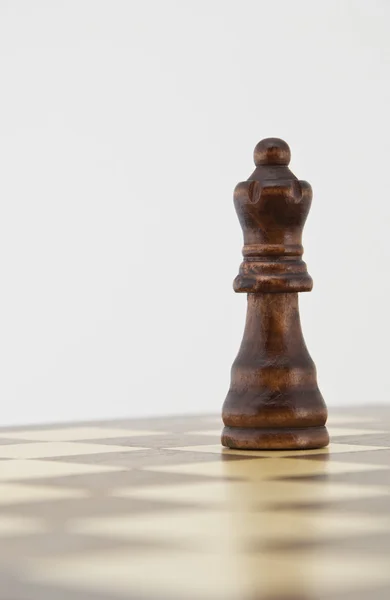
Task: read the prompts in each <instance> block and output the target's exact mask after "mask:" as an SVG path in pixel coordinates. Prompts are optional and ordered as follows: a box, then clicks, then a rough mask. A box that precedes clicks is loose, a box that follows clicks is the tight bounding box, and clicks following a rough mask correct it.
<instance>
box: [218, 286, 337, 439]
mask: <svg viewBox="0 0 390 600" xmlns="http://www.w3.org/2000/svg"><path fill="white" fill-rule="evenodd" d="M222 419H223V422H224V425H225V428H224V429H223V432H222V444H223V445H224V446H227V447H228V448H238V449H242V450H260V449H261V450H286V449H288V450H290V449H295V450H303V449H309V448H322V447H324V446H327V445H328V443H329V436H328V432H327V430H326V427H325V423H326V419H327V409H326V405H325V402H324V399H323V397H322V395H321V392H320V390H319V389H318V385H317V374H316V368H315V365H314V362H313V360H312V359H311V357H310V354H309V352H308V350H307V348H306V344H305V342H304V339H303V336H302V330H301V323H300V319H299V308H298V294H297V293H284V294H248V312H247V319H246V325H245V331H244V337H243V340H242V344H241V348H240V351H239V353H238V356H237V358H236V360H235V361H234V363H233V366H232V374H231V384H230V389H229V392H228V394H227V397H226V400H225V402H224V405H223V409H222Z"/></svg>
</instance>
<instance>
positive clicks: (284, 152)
mask: <svg viewBox="0 0 390 600" xmlns="http://www.w3.org/2000/svg"><path fill="white" fill-rule="evenodd" d="M290 156H291V155H290V148H289V147H288V145H287V144H286V142H284V141H283V140H278V139H276V138H268V139H265V140H263V141H261V142H259V143H258V144H257V146H256V148H255V151H254V161H255V165H256V169H255V170H254V172H253V173H252V175H251V176H250V177H249V179H248V180H247V181H245V182H242V183H239V184H238V185H237V186H236V189H235V190H234V203H235V207H236V211H237V214H238V218H239V220H240V223H241V227H242V229H243V233H244V248H243V256H244V262H243V263H242V264H241V267H240V272H239V275H238V276H237V277H236V279H235V281H234V290H235V291H236V292H247V293H255V292H307V291H310V290H311V289H312V286H313V282H312V279H311V277H310V275H309V274H308V272H307V268H306V264H305V263H304V261H303V260H302V254H303V247H302V230H303V226H304V224H305V221H306V217H307V215H308V212H309V210H310V205H311V200H312V189H311V186H310V184H309V183H307V181H299V180H298V179H297V178H296V177H295V175H294V174H293V173H292V172H291V171H290V169H289V168H288V165H289V163H290Z"/></svg>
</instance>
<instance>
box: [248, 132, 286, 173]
mask: <svg viewBox="0 0 390 600" xmlns="http://www.w3.org/2000/svg"><path fill="white" fill-rule="evenodd" d="M253 158H254V161H255V165H256V167H260V166H263V165H284V166H287V165H288V164H289V162H290V159H291V152H290V148H289V146H288V144H287V143H286V142H284V141H283V140H280V139H279V138H265V140H261V142H259V143H258V144H257V146H256V148H255V150H254V153H253Z"/></svg>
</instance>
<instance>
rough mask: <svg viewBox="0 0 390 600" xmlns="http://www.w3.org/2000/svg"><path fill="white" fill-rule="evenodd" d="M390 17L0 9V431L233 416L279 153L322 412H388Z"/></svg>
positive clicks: (370, 10) (193, 5)
mask: <svg viewBox="0 0 390 600" xmlns="http://www.w3.org/2000/svg"><path fill="white" fill-rule="evenodd" d="M389 28H390V3H389V2H386V1H385V0H383V1H378V0H377V1H375V0H366V1H350V2H345V1H340V0H333V1H329V0H327V2H313V1H312V0H307V1H303V0H294V1H293V2H290V1H284V2H283V1H280V0H279V1H278V2H270V1H269V0H256V1H253V2H252V1H242V0H241V1H240V2H238V1H235V2H233V1H227V0H224V1H210V0H208V1H207V2H206V1H201V0H196V1H182V0H176V1H172V0H168V1H167V0H164V1H157V0H155V1H143V0H139V1H135V2H132V1H130V0H127V1H125V0H123V1H121V0H100V1H99V0H55V1H53V0H50V1H49V0H48V1H46V2H44V1H38V0H34V1H33V2H31V1H27V0H26V1H24V2H23V1H20V0H12V1H11V0H10V1H9V2H8V1H6V0H1V1H0V82H1V91H0V201H1V214H0V269H1V271H0V282H1V299H0V303H1V305H0V319H1V322H0V371H1V373H0V398H1V404H0V406H1V413H0V422H1V423H2V424H7V423H16V422H35V421H53V420H54V421H56V420H72V419H83V418H101V417H111V416H112V417H114V416H122V415H129V416H137V415H149V414H167V413H194V412H201V411H207V412H211V411H212V412H215V411H219V410H220V407H221V405H222V402H223V400H224V397H225V395H226V392H227V389H228V385H229V372H230V366H231V363H232V361H233V359H234V357H235V354H236V352H237V350H238V347H239V343H240V340H241V336H242V331H243V325H244V319H245V308H246V304H245V303H246V298H245V295H239V294H234V293H233V291H232V281H233V279H234V277H235V276H236V274H237V270H238V266H239V264H240V262H241V246H242V238H241V229H240V227H239V224H238V220H237V218H236V215H235V212H234V208H233V203H232V192H233V188H234V186H235V184H236V183H237V182H238V181H241V180H244V179H246V178H247V177H248V176H249V175H250V173H251V171H252V169H253V163H252V150H253V147H254V146H255V144H256V143H257V142H258V141H259V140H260V139H261V138H263V137H268V136H277V137H282V138H284V139H286V141H287V142H288V143H289V144H290V147H291V149H292V157H293V158H292V163H291V167H292V169H293V171H294V172H295V174H296V175H297V176H298V177H299V178H301V179H307V180H308V181H310V183H311V184H312V186H313V189H314V200H313V206H312V211H311V214H310V216H309V219H308V221H307V224H306V229H305V235H304V245H305V249H306V252H305V260H306V262H307V264H308V267H309V272H310V274H311V275H312V276H313V278H314V282H315V287H314V291H313V292H312V293H311V294H301V313H302V322H303V327H304V334H305V338H306V341H307V345H308V347H309V350H310V352H311V354H312V356H313V358H314V360H315V362H316V364H317V369H318V379H319V384H320V388H321V390H322V392H323V395H324V397H325V400H326V402H327V404H328V405H329V406H330V407H332V406H335V405H340V404H354V403H383V402H387V403H389V401H390V379H389V373H390V367H389V345H388V340H389V334H390V315H389V311H388V307H389V287H390V284H389V278H390V243H389V226H390V197H389V188H388V179H389V175H388V172H389V165H390V144H389V134H390V131H389V118H388V115H389V105H390V102H389V100H390V97H389V96H390V71H389V67H390V53H389V50H390V36H389Z"/></svg>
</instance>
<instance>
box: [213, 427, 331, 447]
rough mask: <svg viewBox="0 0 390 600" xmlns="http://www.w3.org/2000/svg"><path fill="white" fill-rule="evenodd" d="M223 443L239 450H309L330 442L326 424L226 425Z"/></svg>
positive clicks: (223, 432)
mask: <svg viewBox="0 0 390 600" xmlns="http://www.w3.org/2000/svg"><path fill="white" fill-rule="evenodd" d="M221 441H222V445H223V446H226V447H227V448H236V449H239V450H309V449H313V448H323V447H325V446H327V445H328V444H329V435H328V432H327V429H326V427H325V426H322V427H321V426H319V427H301V428H298V427H296V428H292V427H291V428H287V427H283V428H279V429H249V428H244V427H242V428H240V427H224V429H223V431H222V438H221Z"/></svg>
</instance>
